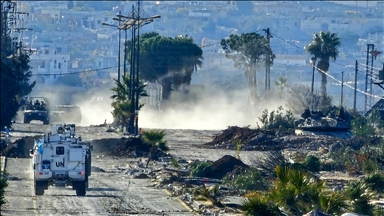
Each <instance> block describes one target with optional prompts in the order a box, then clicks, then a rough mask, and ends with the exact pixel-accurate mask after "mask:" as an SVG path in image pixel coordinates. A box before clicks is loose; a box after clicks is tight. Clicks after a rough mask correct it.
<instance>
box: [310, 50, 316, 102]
mask: <svg viewBox="0 0 384 216" xmlns="http://www.w3.org/2000/svg"><path fill="white" fill-rule="evenodd" d="M311 63H312V83H311V94H312V95H311V110H314V107H313V97H314V94H313V93H314V90H315V65H316V58H315V57H312V58H311Z"/></svg>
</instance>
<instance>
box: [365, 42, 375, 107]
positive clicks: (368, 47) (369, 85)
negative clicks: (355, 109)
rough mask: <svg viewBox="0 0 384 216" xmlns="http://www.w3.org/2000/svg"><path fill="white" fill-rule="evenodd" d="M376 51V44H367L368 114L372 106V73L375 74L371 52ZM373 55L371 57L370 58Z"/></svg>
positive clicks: (366, 99)
mask: <svg viewBox="0 0 384 216" xmlns="http://www.w3.org/2000/svg"><path fill="white" fill-rule="evenodd" d="M374 49H375V45H374V44H367V51H366V52H367V62H366V73H365V92H366V93H369V95H368V94H365V104H364V105H365V106H364V113H365V112H367V111H368V110H369V109H370V108H371V105H372V73H373V55H372V54H371V52H372V51H373V50H374ZM369 54H371V56H369ZM369 63H371V72H370V71H369Z"/></svg>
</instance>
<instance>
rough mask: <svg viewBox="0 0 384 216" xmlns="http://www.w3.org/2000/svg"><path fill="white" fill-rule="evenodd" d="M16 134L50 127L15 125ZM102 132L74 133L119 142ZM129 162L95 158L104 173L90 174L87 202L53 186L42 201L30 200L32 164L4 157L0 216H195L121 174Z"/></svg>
mask: <svg viewBox="0 0 384 216" xmlns="http://www.w3.org/2000/svg"><path fill="white" fill-rule="evenodd" d="M14 129H15V130H14V131H13V132H11V138H12V140H17V139H20V138H22V137H26V136H35V135H37V134H40V133H42V132H47V131H48V130H49V127H48V126H45V125H39V124H28V125H26V124H16V125H15V127H14ZM104 131H105V128H102V129H101V128H97V127H96V128H83V129H82V130H80V131H79V132H78V134H79V135H80V134H82V135H83V137H84V138H85V139H93V138H118V137H119V136H118V135H115V134H113V133H104ZM129 163H132V159H120V158H114V157H97V154H94V157H93V161H92V166H93V167H96V168H98V169H97V170H102V172H93V173H92V175H91V176H90V179H89V182H90V183H89V184H90V188H89V190H88V191H87V195H86V196H85V197H77V196H76V193H75V191H73V190H72V189H71V188H64V189H63V188H54V187H50V188H49V189H48V190H46V191H45V194H44V195H43V196H34V195H33V194H34V193H33V189H34V187H33V172H32V164H31V159H30V158H7V163H6V170H7V172H8V173H9V175H8V181H9V186H8V188H7V189H6V199H7V200H8V202H7V204H5V205H4V206H2V210H1V215H19V216H22V215H130V214H141V215H193V214H191V213H190V212H189V210H188V208H187V207H185V206H184V205H183V204H182V203H181V202H179V201H178V200H177V198H173V197H170V196H169V195H168V194H167V193H166V192H165V191H163V190H162V189H156V188H155V187H153V183H152V182H151V181H149V180H148V179H134V178H132V177H131V176H129V175H127V174H126V173H125V172H124V170H122V169H119V167H124V166H127V164H129Z"/></svg>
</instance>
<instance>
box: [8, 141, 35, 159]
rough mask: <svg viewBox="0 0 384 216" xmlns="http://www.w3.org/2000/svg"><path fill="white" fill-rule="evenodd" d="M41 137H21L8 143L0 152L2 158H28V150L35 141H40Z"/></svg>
mask: <svg viewBox="0 0 384 216" xmlns="http://www.w3.org/2000/svg"><path fill="white" fill-rule="evenodd" d="M40 138H41V136H30V137H23V138H21V139H18V140H16V141H15V142H13V143H10V144H9V145H8V146H6V147H5V149H3V150H2V151H1V155H2V156H6V157H11V158H16V157H17V158H29V157H30V156H29V150H30V149H32V148H33V145H34V143H35V140H36V139H40Z"/></svg>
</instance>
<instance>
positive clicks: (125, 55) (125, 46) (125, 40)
mask: <svg viewBox="0 0 384 216" xmlns="http://www.w3.org/2000/svg"><path fill="white" fill-rule="evenodd" d="M127 30H128V29H127V28H125V30H124V32H125V38H124V72H123V77H125V74H126V73H127Z"/></svg>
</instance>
